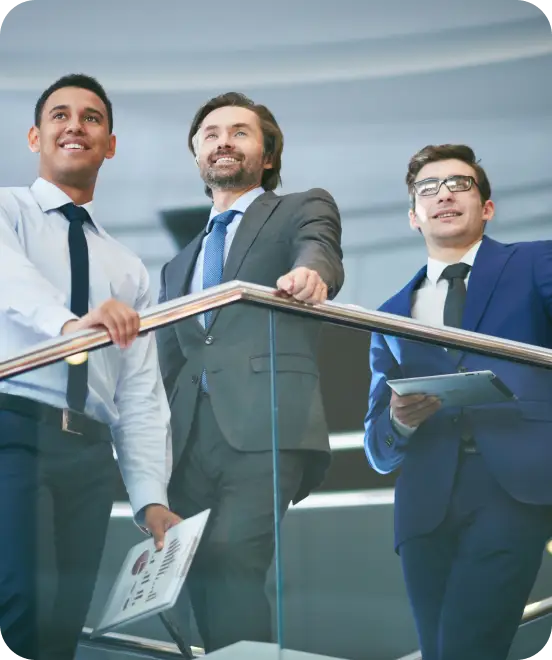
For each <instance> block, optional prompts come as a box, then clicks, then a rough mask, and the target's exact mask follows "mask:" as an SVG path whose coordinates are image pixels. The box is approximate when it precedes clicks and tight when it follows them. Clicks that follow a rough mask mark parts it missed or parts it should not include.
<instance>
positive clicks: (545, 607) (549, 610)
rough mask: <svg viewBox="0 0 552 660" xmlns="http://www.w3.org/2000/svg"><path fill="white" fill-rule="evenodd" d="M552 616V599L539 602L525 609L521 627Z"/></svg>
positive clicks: (417, 657)
mask: <svg viewBox="0 0 552 660" xmlns="http://www.w3.org/2000/svg"><path fill="white" fill-rule="evenodd" d="M551 614H552V597H550V598H543V600H539V601H536V602H534V603H529V604H528V605H527V606H526V607H525V610H524V611H523V616H522V618H521V624H520V627H523V626H526V625H528V624H530V623H532V622H533V621H537V620H538V619H542V618H544V617H546V616H550V615H551ZM399 660H423V658H422V654H421V653H420V651H414V653H410V654H409V655H405V656H403V657H402V658H399Z"/></svg>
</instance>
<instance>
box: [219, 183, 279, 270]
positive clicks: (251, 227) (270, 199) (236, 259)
mask: <svg viewBox="0 0 552 660" xmlns="http://www.w3.org/2000/svg"><path fill="white" fill-rule="evenodd" d="M279 203H280V198H279V197H278V196H277V195H275V194H274V193H273V192H270V191H269V192H265V193H264V194H262V195H259V197H257V199H255V200H254V201H253V202H252V203H251V205H250V206H249V208H248V209H247V211H246V212H245V213H244V214H243V218H242V219H241V222H240V226H239V227H238V231H237V232H236V235H235V236H234V240H233V241H232V247H231V248H230V252H229V253H228V258H227V259H226V263H225V265H224V270H223V271H222V282H230V281H231V280H233V279H235V278H236V275H237V273H238V270H239V269H240V266H241V265H242V262H243V260H244V259H245V255H246V254H247V252H248V250H249V248H250V247H251V245H252V244H253V241H254V240H255V239H256V238H257V234H258V233H259V232H260V231H261V229H262V227H263V225H264V224H265V222H266V221H267V220H268V218H269V217H270V215H271V214H272V212H273V211H274V209H275V208H276V207H277V206H278V204H279Z"/></svg>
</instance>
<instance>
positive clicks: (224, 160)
mask: <svg viewBox="0 0 552 660" xmlns="http://www.w3.org/2000/svg"><path fill="white" fill-rule="evenodd" d="M237 162H238V160H237V158H230V157H226V156H223V157H222V158H217V163H237Z"/></svg>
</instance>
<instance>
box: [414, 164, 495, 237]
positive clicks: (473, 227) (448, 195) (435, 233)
mask: <svg viewBox="0 0 552 660" xmlns="http://www.w3.org/2000/svg"><path fill="white" fill-rule="evenodd" d="M455 175H466V176H472V177H474V179H475V180H476V181H477V175H476V173H475V170H474V169H473V168H472V167H471V166H470V165H468V164H467V163H465V162H463V161H461V160H455V159H454V160H440V161H437V162H434V163H428V164H427V165H425V166H424V167H423V168H422V169H421V170H420V172H419V173H418V175H417V177H416V181H417V182H418V181H422V180H424V179H428V178H437V179H446V178H447V177H451V176H455ZM493 215H494V204H493V202H492V201H491V200H487V201H486V202H482V200H481V196H480V193H479V190H478V188H477V186H476V185H472V187H471V189H470V190H467V191H463V192H454V193H452V192H450V190H449V189H448V188H447V186H446V185H445V184H442V185H441V188H440V189H439V192H438V193H437V194H436V195H435V196H433V197H423V196H420V195H416V196H415V209H414V210H411V211H410V213H409V218H410V226H411V227H412V229H417V230H420V231H421V232H422V234H423V236H424V238H425V240H426V243H427V245H428V247H430V248H431V247H436V248H441V247H443V248H446V247H454V248H462V247H469V246H471V245H473V244H474V243H476V242H477V241H478V240H479V239H480V238H481V237H482V236H483V232H484V228H485V223H486V222H488V221H489V220H492V218H493Z"/></svg>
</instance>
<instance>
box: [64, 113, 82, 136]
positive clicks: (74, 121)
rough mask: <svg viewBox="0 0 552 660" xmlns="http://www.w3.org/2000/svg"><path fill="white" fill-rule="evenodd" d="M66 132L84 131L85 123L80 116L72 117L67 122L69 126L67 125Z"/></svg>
mask: <svg viewBox="0 0 552 660" xmlns="http://www.w3.org/2000/svg"><path fill="white" fill-rule="evenodd" d="M65 132H66V133H73V134H75V133H77V134H79V133H83V132H84V129H83V123H82V121H81V120H80V118H79V117H71V119H70V120H69V121H68V122H67V126H66V127H65Z"/></svg>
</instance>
